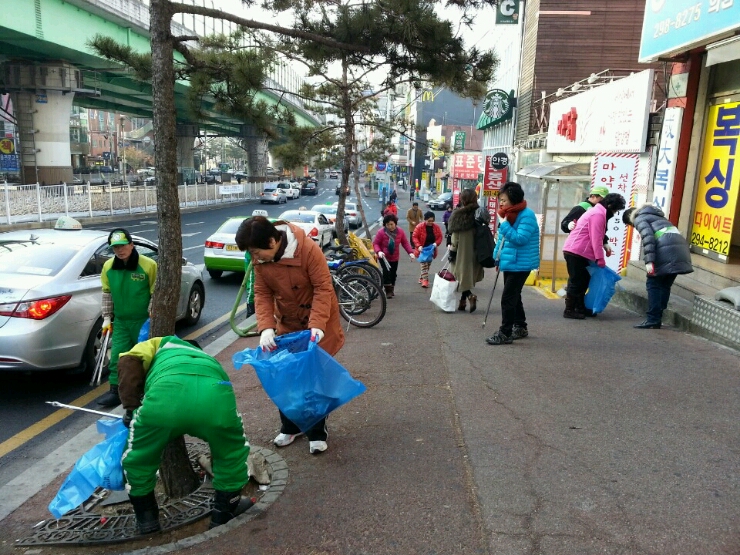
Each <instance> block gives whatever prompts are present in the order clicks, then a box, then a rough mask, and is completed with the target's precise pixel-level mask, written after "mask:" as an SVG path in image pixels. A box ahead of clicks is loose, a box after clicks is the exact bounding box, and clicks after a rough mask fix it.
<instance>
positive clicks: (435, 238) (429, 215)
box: [412, 211, 444, 287]
mask: <svg viewBox="0 0 740 555" xmlns="http://www.w3.org/2000/svg"><path fill="white" fill-rule="evenodd" d="M412 238H413V240H414V245H416V258H417V259H418V258H419V255H420V254H421V249H423V248H424V247H427V246H429V245H435V246H434V256H433V257H432V260H433V259H434V258H437V247H439V246H440V245H441V244H442V239H444V237H443V236H442V229H441V228H440V227H439V226H438V225H437V224H435V223H434V212H432V211H429V212H426V213H425V214H424V221H423V222H421V223H420V224H419V225H417V226H416V227H415V228H414V233H413V236H412ZM420 264H421V274H420V275H419V283H421V286H422V287H429V267H430V266H431V265H432V262H431V260H430V261H429V262H421V263H420Z"/></svg>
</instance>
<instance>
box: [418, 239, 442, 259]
mask: <svg viewBox="0 0 740 555" xmlns="http://www.w3.org/2000/svg"><path fill="white" fill-rule="evenodd" d="M435 248H437V245H435V244H434V243H432V244H431V245H427V246H426V247H423V248H422V249H421V250H420V251H419V256H418V258H417V259H416V260H418V261H419V262H431V261H432V260H434V249H435Z"/></svg>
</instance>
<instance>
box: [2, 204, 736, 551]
mask: <svg viewBox="0 0 740 555" xmlns="http://www.w3.org/2000/svg"><path fill="white" fill-rule="evenodd" d="M407 205H408V200H407V199H406V200H405V202H402V203H401V206H400V207H399V212H402V211H405V209H406V208H404V207H407ZM404 215H405V212H404ZM402 222H403V218H402ZM440 267H441V261H440V260H437V261H435V263H434V265H433V267H432V268H433V270H439V268H440ZM417 272H418V265H417V264H416V263H414V262H412V261H410V260H409V259H408V258H407V257H402V260H401V264H400V267H399V279H398V283H397V285H396V297H395V298H393V299H390V300H389V301H388V310H387V313H386V316H385V319H384V320H383V321H382V322H381V323H380V324H379V325H378V326H376V327H374V328H371V329H358V328H351V329H350V330H349V331H348V332H347V341H346V344H345V346H344V348H343V349H342V351H341V352H340V353H339V354H338V355H337V359H338V360H339V361H340V362H341V363H342V364H344V365H345V366H346V367H347V368H348V369H349V370H350V372H351V373H352V374H353V375H354V376H355V377H357V378H358V379H360V380H362V381H363V382H364V383H365V384H366V385H367V387H368V390H367V392H365V393H364V394H363V395H362V396H360V397H359V398H357V399H355V400H354V401H352V402H351V403H349V404H348V405H346V406H344V407H342V408H340V409H339V410H338V411H336V412H335V413H334V414H332V416H331V417H330V418H329V430H330V436H329V450H328V451H327V452H326V453H323V454H321V455H319V456H312V455H310V454H309V452H308V442H307V441H306V440H305V438H300V439H298V440H297V441H296V442H295V443H294V444H293V445H291V446H288V447H286V448H282V449H279V450H277V451H278V453H279V454H280V455H281V456H282V457H283V458H284V459H285V461H286V463H287V465H288V468H289V472H290V477H289V481H288V485H287V486H286V488H285V491H284V493H283V494H282V495H281V496H280V498H279V499H278V500H277V501H276V502H275V503H274V504H273V505H272V506H271V507H270V508H269V510H268V511H267V512H266V513H264V514H263V515H261V516H260V517H259V518H257V519H254V520H252V521H249V522H246V523H244V524H242V525H241V526H238V527H236V528H234V529H232V530H228V531H226V532H225V533H223V534H221V535H219V536H218V537H216V538H213V539H209V540H207V541H204V542H202V543H200V544H198V545H195V546H193V547H189V548H184V549H178V548H176V547H174V546H172V547H171V548H170V550H169V552H174V553H179V554H188V555H202V554H205V553H209V554H210V553H213V554H216V553H218V554H232V553H234V554H236V553H239V554H260V555H286V554H312V555H319V554H321V555H335V554H336V555H340V554H341V555H356V554H358V555H359V554H371V555H384V554H388V555H391V554H393V555H399V554H403V555H406V554H410V555H412V554H460V555H467V554H488V553H491V554H496V555H499V554H501V555H510V554H511V555H520V554H521V555H524V554H528V555H529V554H545V555H574V554H595V553H600V554H602V553H606V554H614V555H616V554H624V553H630V554H648V553H659V554H661V555H672V554H679V553H683V554H685V553H690V554H692V555H701V554H720V553H727V554H730V553H738V552H740V490H739V489H738V486H737V475H738V472H740V449H739V448H738V447H739V446H738V437H740V401H739V400H738V395H737V392H738V391H740V372H738V368H740V355H739V354H738V353H737V352H735V351H731V350H729V349H724V348H721V347H718V346H716V345H714V344H711V343H708V342H706V341H704V340H703V339H699V338H697V337H694V336H691V335H687V334H684V333H683V332H681V331H679V330H677V329H663V330H635V329H633V328H632V325H633V324H634V323H636V322H638V321H639V320H640V316H641V315H637V314H634V313H630V312H627V311H624V310H622V309H619V308H616V307H612V306H609V307H608V308H607V310H606V311H605V313H603V314H601V315H599V316H598V317H597V318H593V319H588V320H584V321H573V320H565V319H563V318H562V310H563V305H562V301H561V300H550V299H547V298H545V297H544V296H543V295H541V294H540V293H539V292H538V291H537V290H535V289H534V288H531V287H527V288H525V291H524V307H525V310H526V312H527V315H528V321H529V329H530V336H529V337H528V338H526V339H523V340H521V341H517V342H515V343H514V344H513V345H505V346H498V347H492V346H489V345H487V344H486V343H485V341H484V339H485V337H486V336H487V335H490V334H491V333H493V331H495V330H496V329H497V326H498V324H499V323H500V310H499V299H500V289H501V287H500V286H499V292H498V293H497V294H496V296H495V298H494V300H493V304H492V310H491V315H490V316H489V318H488V325H487V327H486V329H485V330H483V329H481V324H482V321H483V316H484V312H485V307H486V303H487V302H488V297H489V294H490V289H491V287H492V285H493V273H492V272H490V271H487V272H486V274H487V275H486V279H485V280H484V282H482V283H481V284H480V287H478V288H477V289H476V293H477V294H478V297H479V301H478V306H479V308H478V312H476V313H475V314H469V313H463V312H456V313H454V314H444V313H441V312H439V311H438V310H437V309H436V308H435V307H434V306H433V305H432V304H431V303H430V302H429V300H428V299H429V294H430V289H426V290H425V289H421V288H420V287H419V285H418V284H417V276H418V274H417ZM229 342H230V340H229V336H226V337H225V338H224V340H223V343H224V344H228V343H229ZM256 344H257V340H256V339H254V338H253V339H237V340H236V341H234V342H233V343H232V344H230V345H229V346H228V347H227V348H226V349H225V350H223V351H221V352H220V353H219V354H218V355H217V358H218V359H219V360H220V361H221V362H222V364H223V365H224V368H226V369H227V371H228V372H229V374H230V376H231V377H232V382H233V383H234V387H235V391H236V394H237V399H238V403H239V409H240V411H242V413H243V418H244V423H245V427H246V430H247V435H248V437H249V438H250V441H251V442H252V443H253V444H254V445H261V446H266V447H269V446H271V441H272V438H273V437H274V436H275V434H276V433H277V432H278V427H279V420H278V416H277V411H276V410H275V408H274V406H273V405H272V403H271V401H270V400H269V399H268V398H267V397H266V396H265V394H264V392H263V391H262V388H261V386H260V384H259V382H258V380H257V379H256V377H255V375H254V373H253V372H252V371H250V369H249V368H248V367H245V368H244V369H242V370H240V371H235V370H233V366H232V364H231V356H232V354H233V353H234V352H236V351H238V350H242V349H245V348H248V347H254V346H255V345H256ZM66 471H67V469H63V468H60V469H59V472H60V473H66ZM60 480H61V478H60ZM57 485H58V484H57ZM49 489H50V488H47V491H48V490H49ZM54 492H55V490H54V491H53V492H51V495H53V493H54ZM47 495H48V494H47ZM37 497H39V496H37ZM48 499H50V498H48ZM48 499H46V502H47V503H48ZM37 504H38V501H37ZM42 518H43V516H42ZM38 520H39V518H38V514H37V513H35V512H34V511H32V510H30V509H28V508H27V507H25V506H24V507H21V508H20V509H19V510H17V511H15V512H14V513H13V514H12V515H11V516H10V517H8V518H7V519H5V520H3V521H0V535H1V536H2V537H3V538H4V540H5V541H4V542H3V543H2V545H1V546H0V554H5V553H8V554H9V553H22V552H21V551H19V550H17V549H13V548H12V541H13V540H14V539H15V538H16V537H18V531H19V530H20V529H21V528H20V527H19V526H20V524H21V523H25V525H26V526H28V527H29V528H30V526H33V524H35V523H36V522H38ZM11 523H12V524H13V525H12V526H11ZM73 549H74V552H75V553H96V551H93V550H91V549H83V548H73ZM129 549H130V548H129ZM126 551H127V548H126V545H120V546H107V547H106V548H105V549H104V550H98V551H97V552H100V553H121V552H126ZM56 552H60V553H69V552H70V551H69V550H68V549H67V550H63V549H58V548H57V549H56V550H55V549H54V548H50V549H46V548H45V549H43V551H41V553H44V554H47V553H56ZM144 552H146V553H154V552H157V553H161V552H163V551H161V550H159V549H157V550H151V551H144Z"/></svg>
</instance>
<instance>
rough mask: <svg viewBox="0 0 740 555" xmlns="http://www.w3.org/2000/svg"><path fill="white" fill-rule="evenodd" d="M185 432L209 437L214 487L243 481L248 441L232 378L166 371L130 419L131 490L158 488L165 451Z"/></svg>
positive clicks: (229, 487) (127, 463) (232, 487)
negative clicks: (161, 460)
mask: <svg viewBox="0 0 740 555" xmlns="http://www.w3.org/2000/svg"><path fill="white" fill-rule="evenodd" d="M184 434H187V435H191V436H194V437H198V438H200V439H202V440H204V441H206V442H208V445H209V447H210V449H211V458H212V461H213V487H214V489H217V490H221V491H236V490H238V489H241V488H242V487H244V485H245V484H246V483H247V480H248V479H249V476H248V473H247V456H248V455H249V441H248V440H247V437H246V435H245V434H244V425H243V424H242V418H241V415H240V414H239V413H238V412H237V410H236V397H234V390H233V388H232V386H231V384H230V383H229V382H224V381H223V380H222V379H221V378H220V377H215V376H207V375H194V374H174V373H167V374H166V375H164V376H161V377H159V378H157V379H156V380H155V381H154V383H152V384H151V385H149V384H147V392H146V394H145V396H144V402H143V404H142V406H140V407H139V408H138V409H136V410H135V411H134V417H133V420H132V421H131V427H130V431H129V437H128V446H127V448H126V451H125V452H124V454H123V460H122V462H123V471H124V473H125V475H126V480H127V481H128V483H129V485H130V486H131V492H130V493H131V495H134V496H142V495H146V494H148V493H149V492H151V491H153V490H154V486H155V484H156V482H157V469H158V468H159V462H160V458H161V456H162V451H163V450H164V448H165V446H166V445H167V444H168V443H169V442H170V441H171V440H173V439H175V438H177V437H179V436H181V435H184Z"/></svg>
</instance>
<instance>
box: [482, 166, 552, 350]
mask: <svg viewBox="0 0 740 555" xmlns="http://www.w3.org/2000/svg"><path fill="white" fill-rule="evenodd" d="M498 206H499V210H498V215H499V217H501V218H502V220H501V223H500V224H499V226H498V237H499V240H498V242H497V243H496V248H495V249H494V252H493V258H494V260H498V265H499V266H498V271H499V272H503V273H504V290H503V291H502V292H501V327H499V329H498V331H497V332H496V333H494V334H493V335H492V336H491V337H489V338H488V339H486V343H488V344H489V345H507V344H510V343H512V342H513V341H514V340H516V339H523V338H525V337H527V336H528V335H529V330H528V329H527V316H526V314H525V313H524V305H523V304H522V289H523V288H524V284H525V283H526V281H527V278H528V277H529V274H530V273H531V272H532V270H536V269H537V268H539V267H540V229H539V225H538V224H537V216H536V215H535V213H534V212H533V211H532V209H531V208H527V201H526V200H524V190H523V189H522V186H521V185H519V183H516V182H514V181H510V182H508V183H506V184H504V186H503V187H501V190H500V191H499V194H498Z"/></svg>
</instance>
